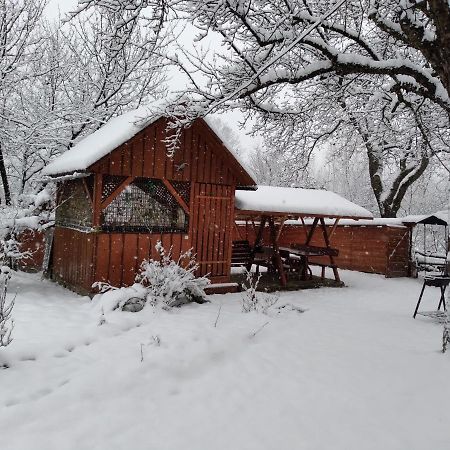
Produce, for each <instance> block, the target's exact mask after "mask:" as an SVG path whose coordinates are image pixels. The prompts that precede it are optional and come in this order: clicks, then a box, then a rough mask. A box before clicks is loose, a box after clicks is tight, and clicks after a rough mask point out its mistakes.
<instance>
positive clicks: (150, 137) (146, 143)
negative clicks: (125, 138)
mask: <svg viewBox="0 0 450 450" xmlns="http://www.w3.org/2000/svg"><path fill="white" fill-rule="evenodd" d="M141 133H142V141H143V148H144V156H143V158H144V159H143V162H142V164H143V169H142V176H143V177H147V178H152V177H153V172H154V170H153V159H154V157H155V155H154V153H155V151H154V144H155V132H154V129H153V127H152V126H150V127H149V128H147V129H146V130H144V131H142V132H141Z"/></svg>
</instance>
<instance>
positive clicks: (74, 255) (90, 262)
mask: <svg viewBox="0 0 450 450" xmlns="http://www.w3.org/2000/svg"><path fill="white" fill-rule="evenodd" d="M96 241H97V236H96V234H94V233H83V232H81V231H78V230H73V229H71V228H61V227H55V234H54V238H53V258H52V260H53V265H52V278H53V279H54V280H56V281H58V282H60V283H62V284H64V285H66V286H67V287H70V288H72V289H74V290H76V291H79V292H82V293H88V292H90V291H91V286H92V283H93V282H94V277H93V274H94V251H95V245H96Z"/></svg>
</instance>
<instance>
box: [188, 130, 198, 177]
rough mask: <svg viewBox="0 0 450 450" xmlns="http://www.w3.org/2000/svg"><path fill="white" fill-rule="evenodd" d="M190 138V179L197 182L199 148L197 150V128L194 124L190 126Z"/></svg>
mask: <svg viewBox="0 0 450 450" xmlns="http://www.w3.org/2000/svg"><path fill="white" fill-rule="evenodd" d="M191 130H192V139H191V152H190V155H191V180H192V181H195V182H197V183H199V182H200V177H199V171H198V163H199V150H198V136H197V128H196V127H195V125H192V126H191Z"/></svg>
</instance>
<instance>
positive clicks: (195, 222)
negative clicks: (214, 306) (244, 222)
mask: <svg viewBox="0 0 450 450" xmlns="http://www.w3.org/2000/svg"><path fill="white" fill-rule="evenodd" d="M191 199H192V206H191V211H192V214H191V224H190V235H191V237H192V247H193V249H194V252H195V253H196V255H197V261H198V264H199V266H200V267H199V270H198V275H207V274H209V276H210V278H211V279H212V280H213V281H214V282H223V281H228V279H229V275H230V267H231V245H232V238H231V237H232V230H233V225H234V187H232V186H223V185H215V184H206V183H194V185H193V191H192V193H191Z"/></svg>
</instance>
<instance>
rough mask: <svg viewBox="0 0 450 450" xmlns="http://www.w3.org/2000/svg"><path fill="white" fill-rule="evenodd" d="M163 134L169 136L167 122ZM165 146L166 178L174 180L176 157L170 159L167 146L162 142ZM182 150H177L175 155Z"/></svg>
mask: <svg viewBox="0 0 450 450" xmlns="http://www.w3.org/2000/svg"><path fill="white" fill-rule="evenodd" d="M163 132H164V136H168V134H167V122H164V125H163ZM162 145H163V152H164V167H165V168H164V178H167V179H168V180H174V179H175V178H174V173H175V169H174V158H175V155H173V156H172V157H169V155H168V154H167V144H166V143H165V142H162ZM179 152H180V149H179V148H177V149H176V150H175V154H176V153H179Z"/></svg>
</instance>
